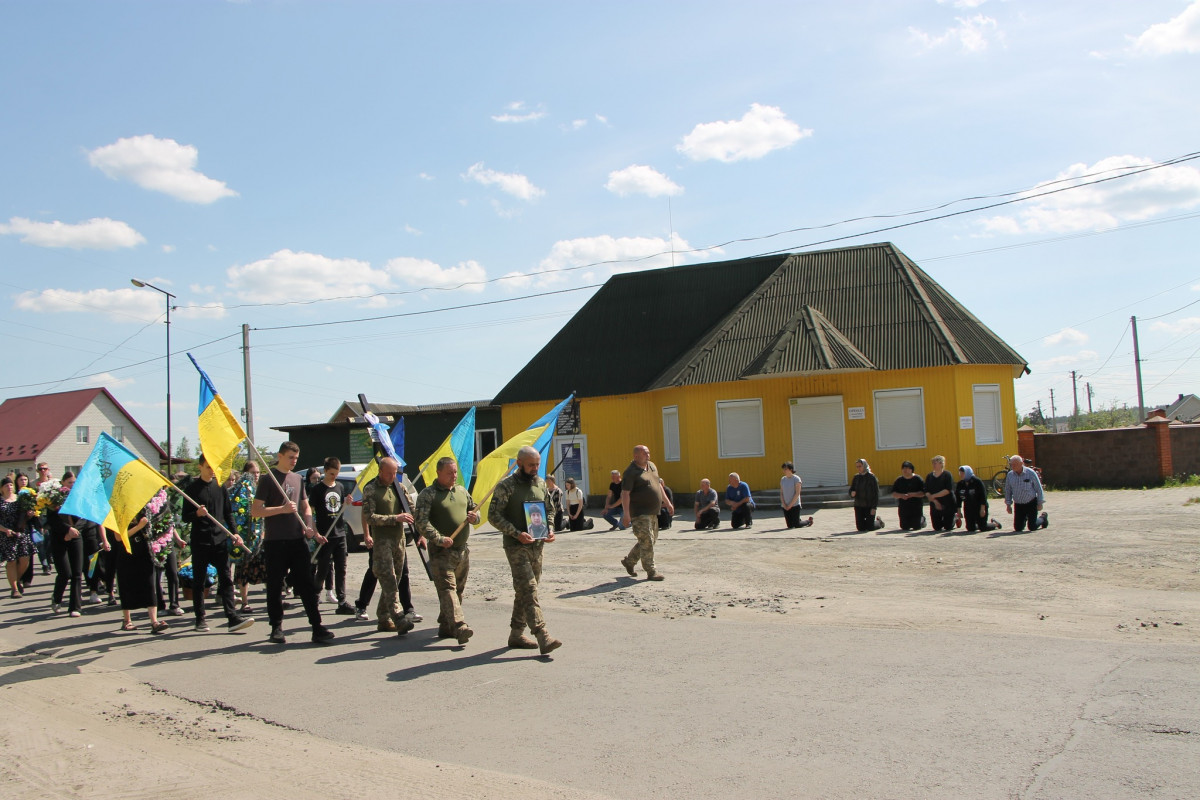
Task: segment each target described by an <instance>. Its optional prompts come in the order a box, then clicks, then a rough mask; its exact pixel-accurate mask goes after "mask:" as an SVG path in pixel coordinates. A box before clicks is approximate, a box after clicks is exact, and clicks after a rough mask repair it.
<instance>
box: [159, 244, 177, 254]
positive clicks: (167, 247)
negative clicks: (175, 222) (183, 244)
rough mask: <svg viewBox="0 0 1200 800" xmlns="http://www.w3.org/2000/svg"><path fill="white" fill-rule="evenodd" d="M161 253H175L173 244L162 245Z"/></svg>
mask: <svg viewBox="0 0 1200 800" xmlns="http://www.w3.org/2000/svg"><path fill="white" fill-rule="evenodd" d="M162 251H163V252H164V253H174V252H175V245H173V244H164V245H163V246H162Z"/></svg>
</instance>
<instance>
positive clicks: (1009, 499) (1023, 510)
mask: <svg viewBox="0 0 1200 800" xmlns="http://www.w3.org/2000/svg"><path fill="white" fill-rule="evenodd" d="M1008 467H1009V472H1008V477H1007V478H1005V479H1004V508H1005V510H1006V511H1008V513H1009V514H1012V515H1013V530H1014V531H1019V530H1022V529H1024V528H1025V526H1027V525H1028V526H1029V530H1031V531H1036V530H1037V529H1038V528H1048V527H1050V517H1049V515H1048V514H1047V513H1046V512H1045V511H1042V505H1043V504H1044V503H1045V502H1046V493H1045V492H1044V491H1043V490H1042V479H1041V478H1039V477H1038V474H1037V473H1036V472H1034V471H1033V470H1031V469H1026V468H1025V459H1023V458H1021V457H1020V456H1013V457H1012V458H1010V459H1009V460H1008ZM1014 506H1015V507H1016V510H1015V511H1014V510H1013V507H1014ZM1039 511H1042V513H1041V514H1038V512H1039Z"/></svg>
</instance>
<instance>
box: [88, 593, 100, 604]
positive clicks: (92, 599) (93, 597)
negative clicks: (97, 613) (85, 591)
mask: <svg viewBox="0 0 1200 800" xmlns="http://www.w3.org/2000/svg"><path fill="white" fill-rule="evenodd" d="M88 602H89V603H91V604H92V605H94V606H96V605H100V604H101V603H103V602H104V601H103V600H101V599H100V595H98V594H96V593H95V592H92V593H91V594H89V595H88Z"/></svg>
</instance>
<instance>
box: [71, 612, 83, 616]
mask: <svg viewBox="0 0 1200 800" xmlns="http://www.w3.org/2000/svg"><path fill="white" fill-rule="evenodd" d="M67 616H68V617H82V616H83V614H81V613H79V612H78V611H72V612H71V613H70V614H67Z"/></svg>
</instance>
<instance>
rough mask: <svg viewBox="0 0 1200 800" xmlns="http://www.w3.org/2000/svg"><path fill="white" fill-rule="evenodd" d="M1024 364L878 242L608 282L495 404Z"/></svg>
mask: <svg viewBox="0 0 1200 800" xmlns="http://www.w3.org/2000/svg"><path fill="white" fill-rule="evenodd" d="M951 364H1015V365H1019V366H1022V367H1024V366H1025V361H1024V359H1022V358H1021V356H1020V355H1019V354H1018V353H1016V351H1014V350H1013V349H1012V348H1010V347H1009V346H1008V345H1007V344H1005V343H1004V342H1003V341H1002V340H1001V339H1000V338H999V337H997V336H996V335H995V334H994V333H992V332H991V331H990V330H989V329H988V328H987V327H986V326H985V325H983V324H982V323H980V322H979V320H978V319H976V318H975V316H974V315H973V314H971V313H970V312H969V311H967V310H966V309H965V308H964V307H963V306H962V305H960V304H959V303H958V301H956V300H955V299H954V298H953V297H951V296H950V295H949V294H948V293H947V292H946V291H945V290H944V289H943V288H942V287H941V286H939V285H938V284H937V283H936V282H935V281H934V280H933V279H932V278H930V277H929V276H928V275H927V274H926V273H925V272H924V271H923V270H921V269H920V267H918V266H917V265H916V264H914V263H913V262H912V261H911V260H910V259H909V258H908V257H907V256H905V255H904V254H903V253H901V252H900V251H899V250H898V249H897V248H896V247H895V246H894V245H892V244H890V243H883V244H873V245H863V246H860V247H848V248H841V249H837V250H823V251H817V252H812V253H793V254H790V255H786V256H772V257H767V258H760V259H747V260H742V261H727V262H718V263H714V264H705V265H697V266H690V267H676V268H672V269H661V270H654V271H647V272H639V273H631V274H627V275H621V276H617V277H614V278H613V279H611V280H610V281H609V282H608V283H607V284H605V286H604V287H603V288H602V289H601V290H600V291H599V292H597V293H596V295H595V296H594V297H593V298H592V299H591V301H589V302H588V304H587V305H585V306H584V308H583V309H581V310H580V311H579V313H578V314H576V315H575V317H574V318H572V319H571V321H570V322H568V323H567V325H566V326H565V327H564V328H563V329H562V331H560V332H559V335H558V336H556V337H554V339H552V340H551V342H550V343H549V344H548V345H547V346H546V347H544V348H543V349H542V351H541V352H540V353H539V354H538V355H537V356H535V357H534V358H533V360H531V361H530V362H529V363H528V364H527V365H526V366H525V368H524V369H523V370H521V372H520V373H518V374H517V376H516V377H515V378H513V380H512V381H510V382H509V384H508V385H507V386H506V387H505V388H504V389H503V390H501V392H500V394H498V395H497V396H496V400H495V402H496V403H511V402H520V401H526V400H546V399H548V398H552V397H557V396H560V395H565V394H567V393H569V392H570V391H572V390H576V391H577V392H578V394H579V396H581V397H594V396H602V395H613V394H626V393H633V392H641V391H646V390H649V389H654V388H660V387H664V386H679V385H695V384H701V383H716V382H721V381H732V380H738V379H744V378H756V377H768V376H773V375H782V374H796V373H812V372H829V371H845V370H856V369H880V370H891V369H909V368H919V367H933V366H946V365H951Z"/></svg>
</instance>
